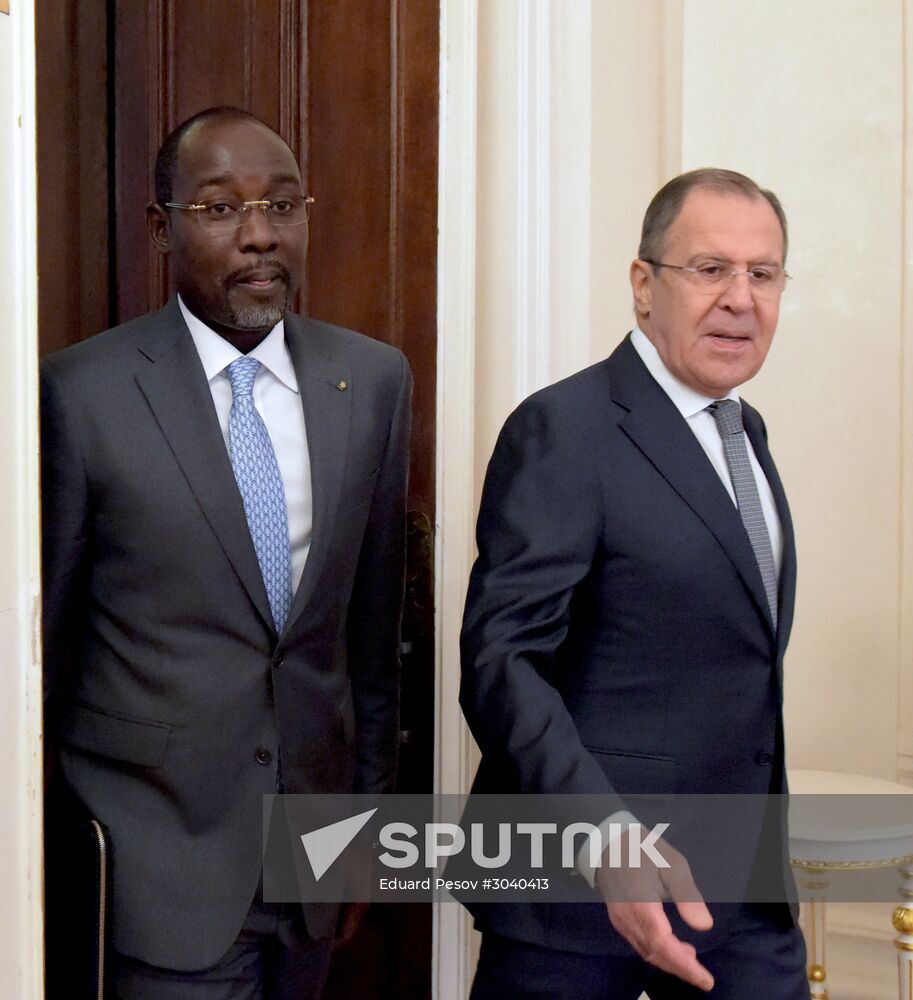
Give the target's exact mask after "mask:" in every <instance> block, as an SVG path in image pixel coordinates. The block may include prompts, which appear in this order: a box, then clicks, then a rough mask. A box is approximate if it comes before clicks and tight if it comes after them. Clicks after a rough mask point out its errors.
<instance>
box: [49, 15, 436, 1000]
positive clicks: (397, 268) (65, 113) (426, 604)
mask: <svg viewBox="0 0 913 1000" xmlns="http://www.w3.org/2000/svg"><path fill="white" fill-rule="evenodd" d="M438 21H439V10H438V0H310V2H308V0H37V3H36V22H37V36H38V154H39V232H40V239H39V270H40V283H39V284H40V292H39V323H40V330H41V346H42V351H43V352H47V351H50V350H54V349H56V348H59V347H62V346H65V345H66V344H69V343H74V342H76V341H78V340H82V339H84V338H86V337H88V336H91V335H92V334H94V333H97V332H99V331H100V330H102V329H104V328H105V327H107V326H111V325H113V324H115V323H118V322H121V321H123V320H126V319H129V318H131V317H133V316H138V315H140V314H142V313H145V312H147V311H149V310H150V309H156V308H159V307H160V306H161V305H162V304H163V303H164V302H165V300H166V299H167V296H168V294H169V289H168V274H167V260H165V259H164V258H162V257H161V256H160V255H158V254H157V253H155V252H154V251H153V250H152V248H151V246H150V244H149V240H148V237H147V235H146V232H145V226H144V210H145V206H146V203H147V202H148V201H149V200H151V198H152V191H153V184H152V166H153V162H154V158H155V153H156V151H157V149H158V147H159V145H160V143H161V141H162V139H163V138H164V137H165V135H166V134H167V133H168V132H169V131H170V130H171V129H172V128H173V127H174V126H175V125H176V124H177V123H178V122H180V121H181V120H183V119H184V118H186V117H188V116H189V115H192V114H194V113H195V112H197V111H200V110H202V109H203V108H206V107H210V106H212V105H219V104H231V105H236V106H238V107H242V108H246V109H248V110H250V111H253V112H254V113H255V114H257V115H258V116H259V117H261V118H263V119H264V120H265V121H266V122H268V123H269V124H270V125H272V126H273V127H274V128H276V129H277V130H278V131H279V132H280V134H282V135H283V136H284V137H285V139H286V140H287V141H288V142H289V145H290V146H291V147H292V149H293V151H294V152H295V153H296V155H297V156H298V159H299V162H300V163H301V167H302V172H303V174H304V176H305V183H306V186H307V189H308V191H309V192H310V193H311V194H313V195H315V196H316V198H317V205H316V208H315V210H314V213H313V216H312V226H311V245H310V252H309V259H308V267H307V276H306V281H305V283H304V285H303V290H302V293H301V303H300V307H301V311H303V312H307V313H308V314H309V315H311V316H314V317H317V318H319V319H325V320H328V321H330V322H333V323H338V324H340V325H342V326H347V327H350V328H352V329H355V330H359V331H361V332H362V333H366V334H368V335H369V336H372V337H376V338H378V339H380V340H383V341H386V342H388V343H391V344H395V345H396V346H397V347H399V348H401V349H402V350H403V351H404V352H405V354H406V355H407V357H408V358H409V361H410V363H411V365H412V369H413V372H414V374H415V407H414V431H413V441H412V464H411V483H410V497H409V521H410V524H409V536H410V537H409V542H410V546H409V573H408V576H409V579H408V583H407V607H406V615H405V621H404V634H403V639H404V647H403V649H404V655H403V733H402V752H401V767H400V779H399V789H400V790H401V791H410V792H412V791H414V792H419V791H426V792H430V791H431V785H432V760H433V720H434V705H433V702H434V689H433V676H434V673H433V655H434V646H433V618H432V616H433V607H432V598H431V595H432V592H433V590H432V579H431V572H432V551H433V544H432V531H433V527H432V526H433V523H434V440H435V371H436V256H437V135H438V30H439V29H438ZM430 955H431V915H430V907H426V906H408V907H407V906H383V907H373V908H372V911H371V912H369V915H368V918H367V919H366V921H365V925H364V927H363V931H362V933H361V934H360V936H359V939H357V940H356V941H355V942H353V945H352V946H351V948H350V949H349V952H348V954H346V955H344V956H342V959H343V960H342V961H339V962H337V963H335V965H334V969H333V972H332V974H331V983H330V986H329V988H328V991H327V996H328V997H340V998H342V997H352V996H358V997H363V998H370V997H386V996H403V997H410V998H420V997H422V996H430Z"/></svg>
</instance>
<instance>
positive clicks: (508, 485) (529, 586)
mask: <svg viewBox="0 0 913 1000" xmlns="http://www.w3.org/2000/svg"><path fill="white" fill-rule="evenodd" d="M591 433H592V429H590V428H588V427H585V426H580V422H579V421H577V420H575V419H566V418H563V417H562V416H560V415H559V414H556V412H555V407H554V406H549V405H547V404H545V403H543V402H542V401H541V400H539V399H538V398H537V397H533V398H532V399H531V400H528V401H527V402H526V403H524V404H523V405H522V406H521V407H520V408H519V409H518V410H517V411H516V412H515V413H514V414H513V415H512V416H511V417H510V418H509V420H508V421H507V424H506V425H505V427H504V429H503V431H502V432H501V435H500V438H499V439H498V443H497V445H496V447H495V451H494V454H493V456H492V459H491V462H490V464H489V467H488V472H487V475H486V479H485V485H484V489H483V493H482V502H481V509H480V512H479V519H478V529H477V540H478V548H479V555H478V559H477V560H476V563H475V566H474V567H473V571H472V575H471V578H470V584H469V594H468V598H467V604H466V612H465V616H464V621H463V632H462V638H461V652H462V681H461V688H460V703H461V705H462V707H463V711H464V714H465V716H466V719H467V721H468V723H469V726H470V729H471V730H472V733H473V736H474V737H475V739H476V741H477V742H478V744H479V747H480V749H481V751H482V755H483V766H489V767H492V768H493V769H494V771H495V772H496V773H497V774H498V775H499V779H498V780H499V781H500V782H501V783H502V784H503V788H502V789H501V790H502V791H504V792H540V793H552V794H584V793H585V794H600V795H612V787H611V784H610V783H609V781H608V778H607V777H606V776H605V774H604V772H603V771H602V769H601V768H600V767H599V765H598V764H597V763H596V761H595V759H594V758H593V757H592V755H591V754H590V753H589V752H588V751H587V750H586V748H585V747H584V746H583V744H582V743H581V740H580V736H579V734H578V732H577V727H576V725H575V723H574V720H573V718H572V716H571V714H570V712H569V711H568V708H567V705H566V703H565V700H564V696H563V694H564V693H566V692H568V691H569V690H572V689H573V683H574V677H573V676H572V675H573V673H574V671H575V669H576V665H575V664H573V663H570V662H566V658H565V660H562V658H561V656H560V655H559V650H560V647H561V645H562V643H563V642H564V640H565V638H566V637H567V635H568V628H569V624H570V622H571V615H572V602H573V596H574V591H575V588H576V587H577V586H578V584H580V582H581V581H583V580H584V579H585V578H586V577H587V575H588V574H589V573H591V572H593V571H594V564H595V563H596V562H597V560H598V559H599V558H600V550H601V539H602V533H603V509H602V503H603V499H602V497H603V492H602V489H601V486H600V482H599V478H598V473H597V471H596V469H595V463H594V462H593V461H592V458H591V455H590V454H588V447H587V439H588V437H589V435H590V434H591ZM486 758H487V759H486ZM485 790H486V791H494V790H496V789H490V788H488V787H486V788H485ZM608 805H609V808H608V809H607V810H606V813H604V814H603V815H607V814H608V813H609V812H614V811H616V808H613V806H616V807H617V809H618V810H620V809H623V808H624V806H623V804H622V803H621V801H620V800H617V801H616V800H615V798H614V797H613V798H612V800H611V801H610V802H609V803H608Z"/></svg>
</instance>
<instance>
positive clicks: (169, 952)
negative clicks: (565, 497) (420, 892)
mask: <svg viewBox="0 0 913 1000" xmlns="http://www.w3.org/2000/svg"><path fill="white" fill-rule="evenodd" d="M309 207H310V199H309V198H307V197H305V194H304V192H303V190H302V183H301V175H300V172H299V169H298V165H297V163H296V162H295V157H294V156H293V154H292V152H291V150H290V149H289V147H288V146H287V145H286V143H285V142H284V141H283V140H282V139H281V138H280V137H279V136H278V135H277V134H276V133H275V132H273V131H272V130H271V129H270V128H268V127H267V126H266V125H265V124H263V123H262V122H260V121H259V120H258V119H256V118H254V117H253V116H251V115H249V114H247V113H245V112H242V111H239V110H237V109H225V108H220V109H211V110H209V111H207V112H203V113H201V114H200V115H197V116H195V117H194V118H193V119H190V120H189V121H187V122H185V123H184V124H182V125H181V126H179V127H178V128H177V129H176V130H175V131H174V132H173V133H172V134H171V136H169V137H168V139H167V140H166V141H165V143H164V145H163V146H162V149H161V150H160V152H159V156H158V159H157V162H156V201H155V202H154V203H153V204H150V206H149V209H148V226H149V231H150V235H151V238H152V240H153V242H154V244H155V246H156V247H157V249H158V250H159V251H160V252H162V253H163V254H168V255H169V259H170V261H171V270H172V274H173V277H174V282H175V285H176V290H177V296H176V297H175V298H174V299H172V300H171V301H170V302H169V303H168V305H166V306H165V308H164V309H163V310H162V311H161V312H158V313H154V314H151V315H147V316H143V317H141V318H140V319H137V320H134V321H132V322H129V323H126V324H124V325H123V326H120V327H118V328H116V329H114V330H110V331H108V332H106V333H103V334H100V335H99V336H97V337H94V338H92V339H90V340H88V341H85V342H83V343H81V344H78V345H77V346H75V347H72V348H70V349H68V350H65V351H63V352H61V353H59V354H57V355H54V356H52V357H51V358H49V359H48V360H47V362H46V363H45V365H44V367H43V373H42V433H43V484H42V491H43V497H44V550H45V586H44V595H45V608H44V636H45V658H44V663H45V672H46V678H47V695H48V701H47V726H48V732H49V736H50V739H51V740H52V741H55V742H56V743H57V745H58V748H59V765H58V766H59V772H60V774H61V775H62V777H63V779H64V780H65V782H66V784H67V786H69V788H70V789H71V790H72V791H74V792H75V793H76V795H77V796H78V797H79V799H81V800H82V802H83V803H84V804H85V806H87V807H88V809H89V810H91V811H92V812H93V813H94V814H95V815H96V816H97V817H98V818H99V819H100V820H101V822H103V823H104V824H105V825H106V826H107V827H108V828H109V830H110V833H111V839H112V844H113V856H114V876H113V883H114V884H113V889H112V898H111V905H112V909H113V929H112V933H113V945H114V949H115V952H116V953H115V955H114V957H113V966H114V980H115V987H116V991H117V993H118V996H122V997H129V998H131V1000H133V998H156V1000H180V998H183V997H188V998H191V997H192V998H202V997H205V998H207V1000H221V998H225V1000H228V998H240V997H245V998H246V997H261V996H269V997H277V998H287V1000H292V998H294V1000H301V998H305V997H316V996H319V994H320V991H321V989H322V982H323V980H324V977H325V973H326V968H327V964H328V961H329V954H330V945H331V942H332V939H333V931H334V928H335V926H336V921H337V912H336V908H334V907H331V906H329V907H328V906H326V905H322V906H320V905H310V906H305V907H303V908H302V907H301V906H290V905H289V906H286V905H278V904H270V903H267V902H264V901H263V898H262V889H261V886H260V880H261V867H262V863H261V850H262V827H263V820H262V808H263V796H264V795H267V794H270V793H275V792H276V791H277V790H281V791H285V792H290V793H296V792H345V791H349V790H352V789H354V790H356V791H365V792H383V791H387V790H390V789H391V788H392V783H393V775H394V767H395V758H396V746H397V737H398V694H399V619H400V613H401V605H402V593H403V566H404V547H405V546H404V526H405V497H406V475H407V448H408V437H409V425H410V399H411V376H410V373H409V369H408V366H407V364H406V361H405V359H404V358H403V356H402V355H401V354H400V352H399V351H397V350H395V349H393V348H391V347H389V346H386V345H384V344H381V343H379V342H377V341H374V340H371V339H369V338H367V337H363V336H360V335H358V334H355V333H352V332H350V331H348V330H343V329H340V328H338V327H335V326H331V325H329V324H326V323H322V322H317V321H314V320H309V319H305V318H303V317H300V316H296V315H293V314H292V313H290V312H289V311H288V310H289V308H290V305H291V303H292V301H293V299H294V296H295V293H296V291H297V288H298V286H299V283H300V280H301V277H302V274H303V269H304V262H305V253H306V248H307V235H308V225H307V214H308V209H309Z"/></svg>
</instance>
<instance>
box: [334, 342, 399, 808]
mask: <svg viewBox="0 0 913 1000" xmlns="http://www.w3.org/2000/svg"><path fill="white" fill-rule="evenodd" d="M399 361H400V368H399V373H398V382H397V383H396V385H395V387H394V391H395V400H396V401H395V405H394V407H393V413H392V418H391V420H390V427H389V432H388V436H387V442H386V448H385V450H384V455H383V459H382V461H381V465H380V468H379V470H378V473H377V480H376V483H375V486H374V493H373V496H372V499H371V509H370V512H369V514H368V520H367V526H366V528H365V534H364V540H363V542H362V547H361V551H360V553H359V558H358V567H357V569H356V573H355V583H354V588H353V592H352V601H351V603H350V605H349V612H348V619H347V637H348V654H349V656H348V659H349V674H350V677H351V681H352V700H353V704H354V709H355V733H356V771H355V791H356V792H369V793H370V792H385V791H391V790H392V788H393V781H394V778H395V774H396V758H397V750H398V746H399V684H400V622H401V618H402V612H403V596H404V590H405V567H406V491H407V484H408V475H409V434H410V429H411V422H412V374H411V372H410V370H409V366H408V364H407V362H406V359H405V358H404V357H403V356H402V355H400V356H399Z"/></svg>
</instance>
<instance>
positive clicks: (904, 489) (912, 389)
mask: <svg viewBox="0 0 913 1000" xmlns="http://www.w3.org/2000/svg"><path fill="white" fill-rule="evenodd" d="M902 12H903V116H904V121H903V154H902V155H903V160H902V162H903V176H902V178H901V182H902V185H903V188H902V190H901V192H900V195H901V207H902V222H901V225H902V229H901V233H902V235H901V239H902V241H903V244H902V247H901V264H902V272H901V282H900V296H901V298H900V317H901V322H900V331H899V335H900V338H901V342H900V366H899V368H900V378H901V385H900V420H901V425H900V441H901V446H900V447H901V453H900V455H899V456H898V458H899V460H900V470H901V474H900V489H901V495H900V498H899V503H898V514H899V517H900V524H899V529H898V530H899V533H900V546H899V558H900V562H899V566H898V588H899V595H898V596H899V610H900V614H899V630H900V636H899V643H898V664H897V668H898V669H897V678H898V692H897V695H898V697H897V706H898V714H897V750H898V759H897V770H898V776H899V777H900V778H901V780H905V781H906V782H907V783H908V784H913V721H911V720H913V669H911V664H913V529H911V525H913V432H911V431H910V426H911V424H910V421H911V419H913V344H911V342H910V337H911V333H910V330H911V323H913V0H903V5H902Z"/></svg>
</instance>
